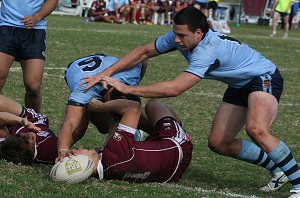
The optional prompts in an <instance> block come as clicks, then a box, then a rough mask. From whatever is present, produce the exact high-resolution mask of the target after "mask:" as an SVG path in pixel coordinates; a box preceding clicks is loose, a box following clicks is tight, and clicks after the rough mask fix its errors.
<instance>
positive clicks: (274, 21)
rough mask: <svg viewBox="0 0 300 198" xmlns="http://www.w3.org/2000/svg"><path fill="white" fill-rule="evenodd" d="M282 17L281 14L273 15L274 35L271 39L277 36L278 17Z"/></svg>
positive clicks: (275, 13)
mask: <svg viewBox="0 0 300 198" xmlns="http://www.w3.org/2000/svg"><path fill="white" fill-rule="evenodd" d="M279 16H280V14H279V12H276V11H275V12H274V15H273V19H272V29H273V32H272V34H271V35H270V36H271V37H273V36H275V35H276V28H277V20H278V17H279Z"/></svg>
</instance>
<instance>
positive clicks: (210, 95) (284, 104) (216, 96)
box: [10, 67, 300, 107]
mask: <svg viewBox="0 0 300 198" xmlns="http://www.w3.org/2000/svg"><path fill="white" fill-rule="evenodd" d="M47 70H61V71H64V70H65V68H64V67H45V71H46V72H44V76H47V77H54V78H64V75H55V74H49V73H47ZM10 71H12V72H21V71H22V69H21V68H19V67H12V68H11V69H10ZM185 94H189V95H198V96H206V97H211V98H218V99H221V98H223V95H220V94H216V93H213V92H204V91H200V92H192V91H186V92H185ZM280 106H285V107H298V106H300V104H299V103H280Z"/></svg>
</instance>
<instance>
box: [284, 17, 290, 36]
mask: <svg viewBox="0 0 300 198" xmlns="http://www.w3.org/2000/svg"><path fill="white" fill-rule="evenodd" d="M283 20H284V30H285V33H284V36H283V38H284V39H286V38H287V37H288V32H289V29H290V24H289V15H288V14H286V15H284V17H283Z"/></svg>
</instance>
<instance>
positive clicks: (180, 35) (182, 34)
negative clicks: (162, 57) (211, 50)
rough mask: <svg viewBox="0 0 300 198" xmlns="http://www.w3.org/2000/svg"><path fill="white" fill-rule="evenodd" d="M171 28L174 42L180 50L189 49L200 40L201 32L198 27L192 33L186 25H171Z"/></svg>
mask: <svg viewBox="0 0 300 198" xmlns="http://www.w3.org/2000/svg"><path fill="white" fill-rule="evenodd" d="M173 30H174V33H175V35H176V37H175V42H176V43H177V44H178V45H179V46H180V48H181V49H182V50H190V49H193V48H194V47H196V45H198V43H199V42H200V41H201V38H202V36H203V33H202V31H201V30H200V29H198V30H196V31H195V32H194V33H193V32H191V31H190V30H189V28H188V26H187V25H176V24H174V25H173Z"/></svg>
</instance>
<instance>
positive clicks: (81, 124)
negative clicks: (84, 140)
mask: <svg viewBox="0 0 300 198" xmlns="http://www.w3.org/2000/svg"><path fill="white" fill-rule="evenodd" d="M87 124H88V118H87V115H86V108H85V107H80V106H73V105H67V107H66V111H65V116H64V121H63V123H62V125H61V127H60V130H59V132H58V139H57V149H58V157H57V158H56V160H55V162H57V161H62V160H63V158H64V157H66V156H72V155H73V153H72V152H71V150H70V149H71V146H72V145H73V144H74V143H75V142H76V141H78V140H79V139H80V138H81V137H82V136H83V135H84V134H85V131H86V127H87Z"/></svg>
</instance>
